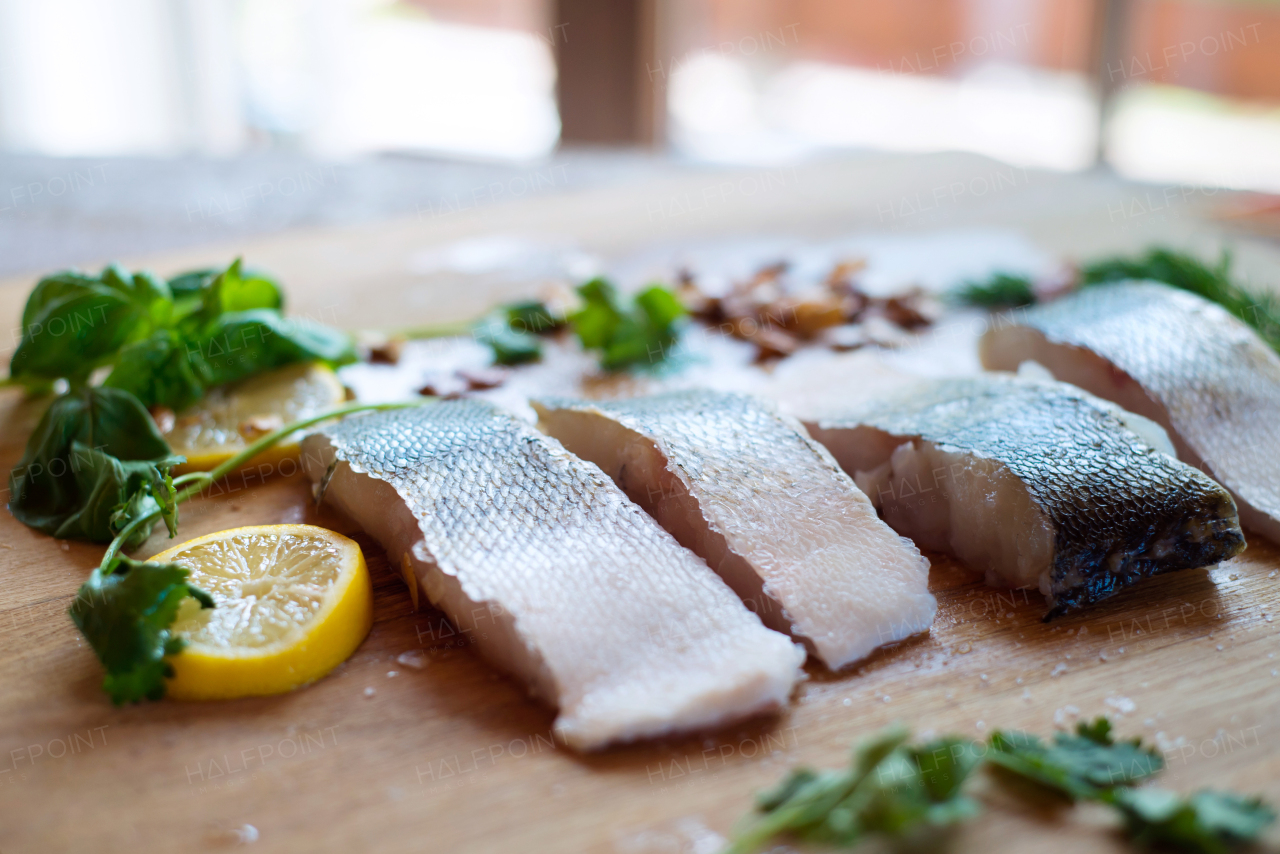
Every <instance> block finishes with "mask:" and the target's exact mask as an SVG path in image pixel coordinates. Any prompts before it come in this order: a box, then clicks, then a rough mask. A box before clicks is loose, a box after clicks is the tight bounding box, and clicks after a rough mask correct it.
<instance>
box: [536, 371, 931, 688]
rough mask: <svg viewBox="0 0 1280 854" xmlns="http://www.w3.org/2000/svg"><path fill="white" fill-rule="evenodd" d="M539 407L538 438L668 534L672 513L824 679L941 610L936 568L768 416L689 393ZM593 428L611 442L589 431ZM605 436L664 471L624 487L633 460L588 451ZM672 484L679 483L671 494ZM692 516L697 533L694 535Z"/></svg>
mask: <svg viewBox="0 0 1280 854" xmlns="http://www.w3.org/2000/svg"><path fill="white" fill-rule="evenodd" d="M533 405H534V408H535V409H537V410H538V412H539V414H540V415H541V416H542V420H541V424H542V425H544V427H543V429H547V430H549V432H551V434H552V435H554V436H556V437H557V438H559V439H560V440H561V442H563V443H564V444H565V446H566V447H568V448H569V449H570V450H571V451H573V452H574V453H578V454H579V455H581V456H584V457H585V458H587V459H591V460H592V461H593V462H596V463H598V464H600V465H601V467H602V468H604V469H605V471H606V473H608V474H610V475H612V476H613V477H614V480H615V481H617V482H618V485H619V486H620V487H622V488H623V490H624V491H626V492H627V493H628V495H630V496H631V497H632V499H633V500H635V501H636V502H637V503H638V504H640V505H641V506H642V507H644V508H645V509H646V510H649V511H650V513H652V514H654V515H655V517H657V518H659V521H660V522H662V521H664V516H665V515H666V513H667V512H668V511H670V512H674V513H676V514H677V515H678V517H679V518H677V519H676V520H675V524H671V523H669V522H668V523H667V524H665V525H664V526H666V527H667V528H668V530H670V531H671V532H672V533H673V534H675V535H676V537H677V539H679V540H680V541H681V542H682V543H683V544H684V545H685V546H687V547H689V548H691V549H693V550H694V551H695V552H697V553H698V554H699V555H701V556H702V557H703V558H704V559H706V560H707V562H708V564H710V565H711V566H712V567H713V568H715V569H717V571H719V572H721V574H722V576H724V577H725V580H726V581H727V582H728V583H729V584H730V586H732V587H734V588H735V589H736V590H737V591H738V594H739V595H740V596H743V597H744V600H745V601H747V602H748V605H749V607H751V608H752V610H754V611H756V612H757V613H761V615H762V617H763V618H764V619H765V622H766V624H768V625H770V626H771V627H773V628H776V629H778V630H780V631H789V633H791V634H792V635H793V636H795V637H798V638H801V639H803V640H805V641H806V643H807V644H808V645H809V646H810V647H811V649H812V651H814V652H815V653H816V655H817V656H818V657H819V658H820V659H821V660H822V661H823V662H824V663H825V664H826V665H827V666H828V667H829V668H831V669H833V670H838V669H839V668H841V667H844V666H845V665H848V664H850V663H852V662H854V661H857V660H859V659H861V658H864V657H865V656H866V655H868V654H869V653H870V652H872V651H873V650H874V649H876V648H877V647H879V646H882V645H884V644H886V643H893V642H896V641H900V640H903V639H905V638H907V637H910V636H911V635H914V634H917V633H920V632H924V631H927V630H928V629H929V626H930V625H931V624H932V622H933V618H934V615H935V614H936V612H937V601H936V600H935V599H934V597H933V595H932V594H931V593H929V589H928V585H929V562H928V560H926V559H925V558H924V557H923V556H922V555H921V554H920V551H919V549H917V548H916V547H915V545H914V544H913V543H912V542H911V541H910V540H907V539H905V538H903V537H900V536H899V535H898V534H896V533H895V532H894V531H893V530H892V529H891V528H889V526H888V525H886V524H885V523H884V522H883V521H881V519H880V518H879V517H878V516H877V514H876V510H875V508H874V507H873V506H872V504H871V501H870V500H869V499H868V498H867V497H866V495H864V494H863V493H862V491H861V490H860V489H858V487H857V485H856V484H854V482H853V480H852V479H851V478H850V477H849V476H848V475H847V474H845V473H844V471H843V470H841V468H840V466H839V464H838V463H836V461H835V460H834V459H833V458H832V456H831V454H830V453H828V452H827V450H826V449H825V448H824V447H823V446H822V445H820V444H818V443H817V442H815V441H813V440H812V439H811V438H809V435H808V433H806V432H805V430H804V427H803V426H802V425H801V424H800V423H799V422H798V421H796V420H795V419H793V418H790V417H787V416H784V415H781V414H780V413H779V412H778V411H777V409H776V407H775V406H774V405H773V404H770V403H767V402H766V401H763V400H759V399H756V398H753V397H750V396H748V395H744V394H734V393H727V392H716V391H705V390H690V391H678V392H670V393H667V394H660V395H654V396H651V397H639V398H632V399H627V400H615V401H580V400H566V399H558V398H550V399H544V400H541V401H534V403H533ZM593 416H594V417H596V418H599V419H603V421H602V422H600V424H599V425H598V426H600V427H603V428H605V429H603V430H602V429H592V427H593V425H596V422H595V421H594V420H593ZM606 422H611V424H612V425H619V426H621V427H622V428H623V429H624V430H625V431H627V433H629V436H628V437H627V440H626V441H629V442H636V443H644V444H646V445H647V446H648V447H651V448H654V449H655V450H656V452H657V454H658V455H659V456H658V458H657V459H658V463H657V465H655V466H653V468H657V467H658V466H662V467H663V468H664V471H662V472H659V473H657V474H658V477H654V476H653V474H648V475H644V474H642V475H636V474H634V473H632V474H628V470H629V469H630V470H634V469H635V468H637V466H636V465H635V464H634V461H635V456H634V454H635V451H634V450H633V451H626V450H624V451H623V452H622V453H620V454H618V453H615V452H616V451H617V449H616V448H612V447H606V448H604V449H598V448H593V447H592V446H593V445H594V443H595V437H599V436H602V435H604V434H605V432H606V430H607V429H608V427H609V426H611V424H610V423H606ZM575 439H576V441H575ZM604 442H605V444H606V445H609V444H611V441H610V440H609V439H608V438H605V439H604ZM593 451H594V452H593ZM628 454H630V457H628ZM608 457H612V462H610V461H609V460H608V459H605V458H608ZM667 472H670V474H671V476H672V477H674V478H675V480H674V481H667V480H665V478H666V473H667ZM673 491H674V492H678V493H679V496H672V499H673V500H679V501H683V499H684V497H685V496H692V498H693V502H692V503H689V504H686V505H681V506H679V507H678V508H675V509H674V510H672V508H670V507H669V506H666V507H664V506H658V502H659V501H661V500H664V499H666V497H667V496H664V494H663V493H669V492H673ZM691 516H696V520H693V523H694V527H693V528H692V529H690V528H688V527H686V526H688V525H689V524H690V519H689V518H688V517H691ZM681 530H683V536H682V534H681V533H680V532H678V531H681ZM740 561H745V562H746V566H742V565H740V563H739V562H740ZM743 576H747V577H745V578H744V577H743ZM761 587H762V588H763V589H761ZM763 597H767V598H768V599H769V600H771V601H769V602H768V603H765V602H763V601H762V598H763ZM775 603H776V604H775ZM771 616H772V617H773V619H770V617H771Z"/></svg>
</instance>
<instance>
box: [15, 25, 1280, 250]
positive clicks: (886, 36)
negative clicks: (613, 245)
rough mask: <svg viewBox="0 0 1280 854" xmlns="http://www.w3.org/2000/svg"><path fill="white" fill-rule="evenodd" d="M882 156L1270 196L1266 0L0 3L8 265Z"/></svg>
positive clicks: (1274, 92) (1278, 158) (1272, 130)
mask: <svg viewBox="0 0 1280 854" xmlns="http://www.w3.org/2000/svg"><path fill="white" fill-rule="evenodd" d="M868 151H903V152H937V151H962V152H974V153H977V154H981V155H985V156H988V157H991V158H994V159H996V160H998V161H1001V162H1004V163H1007V164H1012V165H1015V166H1020V167H1034V168H1037V169H1047V170H1055V171H1062V172H1072V171H1087V170H1099V169H1101V170H1112V171H1114V172H1115V173H1116V174H1118V175H1119V176H1121V177H1123V178H1128V179H1133V180H1137V181H1148V182H1156V183H1160V184H1165V185H1181V186H1194V187H1210V188H1218V187H1227V188H1235V189H1243V190H1253V191H1258V192H1260V193H1280V2H1276V0H897V2H892V3H890V2H883V0H880V2H873V0H682V2H676V0H111V2H102V0H0V229H3V232H4V236H3V237H2V238H0V256H3V257H0V271H17V270H27V269H34V268H38V267H40V266H42V265H43V264H45V262H46V261H47V260H49V259H50V257H51V253H52V254H58V253H61V254H60V255H58V257H63V256H64V255H65V254H66V253H67V251H68V247H67V246H66V245H59V244H58V241H59V240H64V241H65V239H66V238H65V235H66V234H67V232H66V231H65V229H62V226H64V225H65V224H66V223H67V222H68V220H73V221H75V222H78V223H82V224H84V225H85V228H83V229H81V231H80V232H77V233H76V235H75V238H76V241H77V243H76V247H77V248H76V249H75V250H73V254H74V252H80V253H82V254H83V255H84V257H95V258H96V257H100V256H102V255H104V254H113V253H118V252H122V251H124V250H121V249H119V248H118V247H119V244H120V241H121V240H122V239H124V237H125V236H126V235H127V236H128V238H129V241H130V243H129V245H128V247H127V249H128V250H129V251H141V250H147V249H156V248H163V247H168V246H174V245H181V244H183V243H189V242H191V241H193V240H197V239H203V240H208V239H210V236H211V235H213V236H229V235H235V234H238V233H242V232H245V231H269V230H274V229H278V228H285V227H290V226H296V225H302V224H325V223H346V222H355V221H363V220H368V219H371V218H376V217H378V216H384V215H393V214H405V213H415V212H416V213H417V215H419V216H424V215H426V216H434V215H437V214H438V213H440V212H442V211H447V210H451V209H453V208H454V207H458V206H465V205H467V204H482V203H489V202H494V201H501V200H502V199H499V198H497V196H504V197H506V198H513V197H517V196H524V195H533V194H536V193H539V192H551V191H557V190H563V189H566V188H571V187H574V186H579V185H583V184H591V185H599V184H601V183H607V182H608V181H611V180H629V179H634V178H635V177H636V176H637V175H640V176H643V175H644V174H646V173H647V171H649V170H654V169H658V168H669V167H670V166H671V165H672V164H674V165H676V166H699V167H703V166H707V165H718V166H725V165H736V166H741V165H744V164H751V165H778V164H789V163H796V162H800V161H803V160H805V159H811V158H815V157H824V156H831V155H832V153H850V152H868ZM569 160H571V161H572V163H573V164H574V167H573V168H572V169H570V168H566V163H567V162H568V161H569ZM490 179H492V180H490ZM485 181H490V186H498V187H500V190H494V191H492V192H490V193H488V194H485V195H483V196H482V197H479V198H478V197H476V196H475V194H474V193H472V194H471V197H470V198H467V197H466V196H465V194H464V195H462V196H460V195H459V193H462V192H463V191H470V188H473V187H475V186H477V184H478V182H480V183H483V182H485ZM1259 199H1260V201H1259V202H1258V204H1259V205H1262V206H1263V207H1266V206H1267V205H1270V204H1271V203H1272V202H1271V198H1270V197H1269V196H1260V197H1259ZM139 223H144V224H146V225H147V228H145V229H139V228H138V225H139ZM59 229H62V230H59ZM51 241H52V242H53V243H52V244H51Z"/></svg>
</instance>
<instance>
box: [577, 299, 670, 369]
mask: <svg viewBox="0 0 1280 854" xmlns="http://www.w3.org/2000/svg"><path fill="white" fill-rule="evenodd" d="M578 295H579V296H580V297H582V300H583V304H582V307H581V308H579V309H578V310H577V311H575V312H573V313H572V314H570V315H569V324H570V326H572V327H573V331H574V332H575V333H576V334H577V336H578V340H579V341H581V342H582V346H583V347H584V348H586V349H588V350H600V351H601V353H600V365H601V367H603V368H604V369H605V370H608V371H616V370H621V369H623V368H628V367H632V366H636V365H654V364H656V363H658V362H661V361H663V360H664V359H666V358H667V356H668V355H670V351H671V348H672V347H673V346H674V345H675V343H676V341H677V339H678V337H679V330H678V326H677V322H678V321H679V320H680V319H681V318H682V317H684V315H685V313H686V312H685V308H684V306H683V305H681V303H680V301H679V299H677V298H676V295H675V294H674V293H672V292H671V291H669V290H667V289H666V288H663V287H661V286H659V285H652V286H650V287H648V288H646V289H645V290H643V291H641V292H640V293H638V294H636V296H635V298H634V299H633V300H631V301H630V302H627V301H626V300H624V299H623V298H622V296H621V295H620V294H619V293H618V291H617V289H616V288H615V287H614V286H613V285H612V284H611V283H610V282H609V281H607V280H605V279H599V278H597V279H592V280H591V281H589V282H587V283H586V284H583V285H580V286H579V287H578Z"/></svg>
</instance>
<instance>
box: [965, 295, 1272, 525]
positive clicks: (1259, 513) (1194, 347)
mask: <svg viewBox="0 0 1280 854" xmlns="http://www.w3.org/2000/svg"><path fill="white" fill-rule="evenodd" d="M1027 329H1030V330H1034V331H1036V332H1038V333H1040V336H1042V337H1041V338H1040V339H1028V338H1026V337H1025V336H1023V337H1022V338H1018V336H1019V333H1020V332H1021V331H1023V330H1027ZM981 351H982V358H983V361H984V363H987V364H988V367H992V368H1007V367H1008V366H1009V363H1011V362H1013V361H1015V360H1017V359H1018V358H1036V356H1035V355H1030V353H1031V352H1032V351H1037V352H1036V355H1038V356H1039V357H1040V359H1041V360H1042V361H1044V362H1046V363H1049V364H1046V367H1048V368H1049V369H1050V370H1051V371H1052V372H1053V373H1054V375H1055V376H1057V377H1058V379H1061V380H1065V381H1067V382H1071V383H1074V384H1076V385H1080V386H1082V387H1083V388H1085V389H1087V390H1088V391H1090V392H1092V393H1094V394H1096V395H1098V396H1100V397H1104V398H1106V399H1108V400H1115V401H1117V402H1118V403H1120V404H1121V405H1123V406H1126V407H1127V408H1130V409H1134V410H1135V411H1138V413H1139V414H1140V415H1144V416H1146V417H1148V418H1151V419H1152V420H1154V421H1156V422H1157V423H1159V424H1160V425H1161V426H1162V427H1164V428H1165V429H1166V430H1168V431H1169V432H1170V433H1171V434H1172V438H1173V440H1174V443H1175V445H1176V446H1177V448H1178V456H1179V457H1180V458H1181V459H1183V460H1184V461H1185V462H1187V463H1189V464H1191V465H1193V466H1196V467H1197V468H1200V469H1202V470H1203V471H1206V472H1208V473H1209V474H1211V475H1213V477H1214V478H1216V479H1217V480H1218V482H1219V483H1221V484H1222V485H1223V486H1225V487H1226V488H1227V489H1228V491H1230V492H1231V494H1232V496H1233V497H1234V498H1235V499H1236V504H1237V506H1238V507H1239V509H1240V518H1241V521H1242V522H1244V524H1245V527H1247V528H1250V529H1252V530H1256V531H1258V532H1259V533H1261V534H1263V535H1264V536H1266V537H1267V538H1268V539H1271V540H1273V541H1276V542H1280V357H1278V356H1277V355H1276V353H1275V351H1274V350H1272V349H1271V348H1270V347H1268V346H1267V345H1266V343H1265V342H1263V341H1262V339H1260V338H1259V337H1258V335H1257V333H1255V332H1254V331H1253V330H1252V329H1250V328H1249V327H1248V326H1247V325H1246V324H1244V323H1242V322H1241V321H1240V320H1238V319H1236V318H1235V317H1233V316H1231V315H1230V314H1229V313H1228V312H1227V311H1226V310H1225V309H1223V308H1222V307H1221V306H1219V305H1217V304H1215V303H1212V302H1209V301H1208V300H1206V299H1203V298H1201V297H1199V296H1197V295H1195V294H1191V293H1187V292H1186V291H1182V290H1179V289H1177V288H1172V287H1169V286H1168V285H1163V284H1160V283H1157V282H1129V283H1117V284H1107V285H1098V286H1093V287H1088V288H1083V289H1081V290H1079V291H1077V292H1075V293H1074V294H1070V295H1068V296H1065V297H1062V298H1061V299H1057V300H1054V301H1053V302H1050V303H1045V304H1044V305H1041V306H1035V307H1033V308H1031V309H1028V310H1026V311H1024V312H1018V313H1017V314H1016V315H1013V316H1012V317H1011V318H1010V319H1009V321H1007V322H1006V321H1004V320H1001V322H999V323H998V324H997V325H996V326H995V327H994V328H993V329H992V330H990V331H988V332H987V334H986V335H985V336H984V337H983V340H982V345H981ZM1082 351H1087V352H1088V353H1092V354H1093V355H1095V356H1096V357H1098V358H1100V359H1101V360H1103V361H1105V362H1106V363H1107V365H1106V367H1108V368H1110V371H1106V370H1098V369H1097V367H1096V366H1095V367H1093V368H1091V367H1090V366H1089V365H1088V364H1087V361H1086V360H1085V353H1084V352H1082ZM1020 354H1026V355H1020ZM1131 384H1136V386H1138V388H1134V387H1132V385H1131ZM1143 409H1145V410H1146V411H1142V410H1143Z"/></svg>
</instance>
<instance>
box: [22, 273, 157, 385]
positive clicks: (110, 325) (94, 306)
mask: <svg viewBox="0 0 1280 854" xmlns="http://www.w3.org/2000/svg"><path fill="white" fill-rule="evenodd" d="M172 310H173V299H172V295H171V293H170V291H169V287H168V285H167V284H166V283H165V282H164V281H163V280H161V279H157V278H156V277H154V276H152V275H151V274H149V273H138V274H136V275H129V274H128V273H127V272H125V271H124V270H121V269H120V268H118V267H108V268H106V269H105V270H103V272H102V273H101V274H100V275H99V276H96V277H92V276H86V275H84V274H82V273H76V272H66V273H58V274H56V275H54V276H50V277H47V278H45V279H42V280H41V281H40V282H39V283H38V284H37V285H36V287H35V290H33V291H32V293H31V296H30V297H28V299H27V305H26V307H25V308H24V309H23V312H22V339H21V341H20V342H19V343H18V347H17V350H15V351H14V354H13V359H12V360H11V361H10V364H9V374H10V376H12V377H14V378H16V379H21V380H23V381H33V380H34V381H40V380H45V381H48V380H56V379H60V378H64V377H65V378H67V379H70V380H72V381H74V382H77V383H79V382H83V381H84V380H85V379H86V378H87V377H88V376H89V373H90V372H91V371H92V370H93V369H94V368H95V367H97V366H98V365H100V364H103V363H104V362H107V361H109V360H110V359H111V357H113V356H114V355H115V354H116V352H117V351H118V350H119V349H120V348H121V347H123V346H124V345H125V344H126V343H128V342H129V341H131V340H135V339H136V338H139V337H142V336H144V335H146V334H149V333H150V330H151V329H152V328H154V327H156V326H157V325H161V324H163V323H166V322H167V321H168V320H169V318H170V315H171V313H172Z"/></svg>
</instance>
